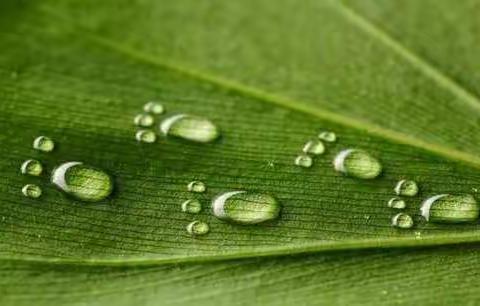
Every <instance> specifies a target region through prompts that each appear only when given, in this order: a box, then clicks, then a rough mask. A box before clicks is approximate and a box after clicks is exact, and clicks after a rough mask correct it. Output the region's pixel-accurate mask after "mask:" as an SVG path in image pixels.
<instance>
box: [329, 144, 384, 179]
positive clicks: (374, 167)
mask: <svg viewBox="0 0 480 306" xmlns="http://www.w3.org/2000/svg"><path fill="white" fill-rule="evenodd" d="M333 164H334V167H335V170H337V171H339V172H342V173H344V174H347V175H349V176H352V177H356V178H360V179H373V178H376V177H377V176H379V175H380V173H381V172H382V165H381V164H380V162H379V161H378V160H377V159H376V158H374V157H372V156H371V155H370V154H369V153H368V152H365V151H363V150H357V149H346V150H343V151H341V152H340V153H338V155H337V156H336V157H335V160H334V162H333Z"/></svg>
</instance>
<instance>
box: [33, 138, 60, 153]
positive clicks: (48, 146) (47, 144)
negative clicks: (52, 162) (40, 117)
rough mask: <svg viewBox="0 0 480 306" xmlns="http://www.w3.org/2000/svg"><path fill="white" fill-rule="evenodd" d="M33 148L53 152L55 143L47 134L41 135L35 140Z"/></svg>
mask: <svg viewBox="0 0 480 306" xmlns="http://www.w3.org/2000/svg"><path fill="white" fill-rule="evenodd" d="M33 148H34V149H35V150H39V151H43V152H52V151H53V149H54V148H55V143H54V142H53V140H52V139H50V138H48V137H46V136H39V137H37V138H35V140H34V141H33Z"/></svg>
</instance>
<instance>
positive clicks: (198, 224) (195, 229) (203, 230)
mask: <svg viewBox="0 0 480 306" xmlns="http://www.w3.org/2000/svg"><path fill="white" fill-rule="evenodd" d="M209 230H210V227H209V226H208V224H207V223H205V222H202V221H197V220H196V221H193V222H191V223H190V224H188V225H187V232H188V233H189V234H190V235H193V236H198V235H205V234H207V233H208V231H209Z"/></svg>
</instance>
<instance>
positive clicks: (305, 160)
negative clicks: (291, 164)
mask: <svg viewBox="0 0 480 306" xmlns="http://www.w3.org/2000/svg"><path fill="white" fill-rule="evenodd" d="M295 165H297V166H300V167H304V168H310V167H311V166H312V165H313V160H312V158H311V157H310V156H308V155H307V154H300V155H298V156H297V157H296V158H295Z"/></svg>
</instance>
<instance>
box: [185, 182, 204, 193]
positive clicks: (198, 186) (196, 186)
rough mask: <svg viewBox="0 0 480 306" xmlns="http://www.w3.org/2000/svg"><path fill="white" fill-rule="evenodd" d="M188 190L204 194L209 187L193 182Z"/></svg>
mask: <svg viewBox="0 0 480 306" xmlns="http://www.w3.org/2000/svg"><path fill="white" fill-rule="evenodd" d="M187 188H188V191H190V192H197V193H202V192H205V190H207V186H205V184H204V183H203V182H200V181H192V182H190V183H188V186H187Z"/></svg>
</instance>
